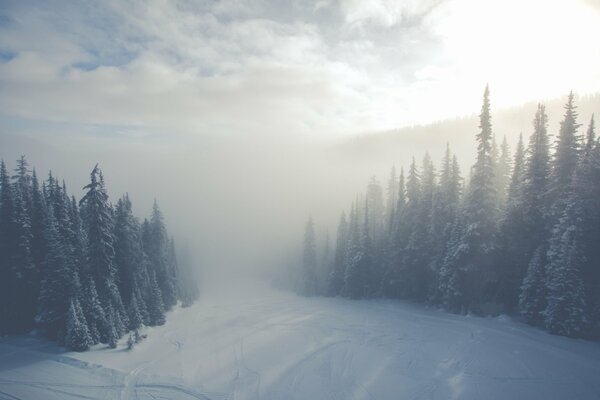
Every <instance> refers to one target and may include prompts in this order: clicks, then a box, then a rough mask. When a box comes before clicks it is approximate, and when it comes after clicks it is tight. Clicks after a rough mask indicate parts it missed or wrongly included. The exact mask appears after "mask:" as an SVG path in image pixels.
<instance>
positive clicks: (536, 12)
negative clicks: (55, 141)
mask: <svg viewBox="0 0 600 400" xmlns="http://www.w3.org/2000/svg"><path fill="white" fill-rule="evenodd" d="M599 3H600V2H599V1H598V0H587V1H586V0H552V1H545V0H502V1H481V0H422V1H417V0H405V1H389V0H360V1H359V0H320V1H300V0H296V1H279V0H257V1H246V0H223V1H214V2H213V1H136V0H133V1H122V0H113V1H111V0H106V1H75V2H73V1H59V0H44V1H21V0H17V1H8V0H2V1H0V119H1V120H0V124H1V125H0V126H2V127H3V129H13V130H19V129H21V130H29V131H35V130H36V129H38V130H39V129H40V128H39V127H40V126H42V127H45V129H49V128H48V126H60V127H61V129H63V128H65V127H67V128H66V129H71V130H74V131H78V132H83V133H85V132H93V133H99V134H102V135H111V137H118V136H119V135H127V136H129V137H131V136H134V137H145V136H149V135H159V136H162V135H179V134H183V135H187V136H211V135H238V134H242V135H252V134H260V133H267V134H275V135H291V134H305V135H310V136H318V137H327V138H329V137H338V136H339V135H344V134H352V133H357V132H366V131H374V130H380V129H388V128H395V127H400V126H404V125H410V124H415V123H426V122H429V121H434V120H439V119H443V118H447V117H452V116H457V115H465V114H471V113H473V112H476V111H477V110H478V108H479V104H480V99H481V93H482V90H483V87H484V85H485V83H487V82H489V84H490V85H491V87H492V93H493V100H494V105H495V106H497V107H503V106H507V105H511V104H519V103H522V102H523V101H526V100H534V99H543V98H550V97H556V96H560V95H563V94H564V93H565V92H567V91H568V90H570V89H574V90H576V91H578V92H580V93H589V92H596V91H598V90H599V89H600V40H599V39H598V38H600V6H599Z"/></svg>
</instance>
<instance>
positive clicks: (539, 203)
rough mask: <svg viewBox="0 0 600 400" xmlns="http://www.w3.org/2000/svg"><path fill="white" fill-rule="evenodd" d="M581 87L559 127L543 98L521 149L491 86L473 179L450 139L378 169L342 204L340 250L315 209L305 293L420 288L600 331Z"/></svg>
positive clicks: (534, 321) (560, 329)
mask: <svg viewBox="0 0 600 400" xmlns="http://www.w3.org/2000/svg"><path fill="white" fill-rule="evenodd" d="M574 97H575V96H574V95H573V93H571V94H570V95H569V97H568V101H567V103H566V105H565V106H564V115H563V117H562V120H561V122H560V130H559V132H557V134H556V136H555V137H553V135H552V134H551V133H550V132H548V116H547V114H546V110H545V106H544V105H543V104H539V105H538V108H537V112H536V113H535V116H534V118H533V126H532V128H533V129H532V131H531V134H530V135H529V140H528V143H527V145H526V144H525V143H524V140H523V136H522V135H521V137H520V140H519V142H518V144H517V146H516V149H515V150H514V155H511V150H510V148H509V145H508V143H507V141H506V139H504V140H503V141H502V142H501V144H500V145H498V144H497V139H496V136H495V134H494V131H493V129H492V116H491V107H490V91H489V88H488V87H487V86H486V88H485V92H484V96H483V105H482V107H481V113H480V114H479V130H478V132H477V134H476V136H475V139H476V142H477V155H476V160H475V163H474V165H473V166H472V167H471V169H470V170H469V171H468V173H467V176H468V178H464V177H463V175H462V173H461V171H460V164H459V161H458V160H457V157H456V156H454V155H453V154H452V151H451V147H450V145H448V146H447V148H446V153H445V156H444V158H443V159H442V161H441V166H440V167H439V169H436V167H435V166H434V163H433V161H432V160H431V158H430V156H429V155H428V154H425V156H424V157H423V160H422V162H421V163H420V164H417V162H416V161H415V159H414V158H413V161H412V163H411V164H410V166H409V167H408V169H407V170H406V171H405V170H404V169H401V170H400V172H399V174H398V173H397V171H396V169H395V168H393V169H392V171H391V174H390V177H389V180H388V183H387V196H386V197H387V198H386V199H385V200H384V190H383V188H382V186H381V184H380V183H379V181H378V180H377V179H376V178H375V177H373V178H372V179H371V181H370V182H369V184H368V186H367V190H366V194H365V195H360V196H357V197H356V199H355V200H354V201H353V202H352V205H351V207H350V211H349V213H348V214H346V213H342V215H341V217H340V220H339V225H338V228H337V235H336V239H335V249H334V250H333V251H331V250H330V248H329V237H328V236H327V237H326V238H325V240H317V237H316V234H315V224H314V222H313V219H312V217H311V218H309V220H308V222H307V223H306V226H305V233H304V246H303V252H302V257H301V260H300V261H299V263H298V265H299V271H300V272H299V273H298V274H297V275H298V276H299V278H298V279H296V282H295V286H296V288H297V290H298V291H299V292H300V293H302V294H304V295H325V296H343V297H347V298H352V299H364V298H376V297H385V298H398V299H411V300H414V301H419V302H424V303H427V304H431V305H433V306H437V307H441V308H443V309H445V310H447V311H449V312H452V313H459V314H467V313H472V314H475V315H499V314H509V315H513V316H517V317H518V318H520V319H522V320H523V321H525V322H526V323H528V324H531V325H534V326H538V327H541V328H543V329H546V330H547V331H549V332H551V333H553V334H557V335H563V336H568V337H582V338H596V339H597V338H598V337H599V336H600V290H599V288H600V142H599V140H598V139H597V138H596V133H595V125H594V117H593V115H592V118H591V120H590V121H589V125H587V128H582V124H581V123H580V122H579V120H578V113H577V106H576V104H575V101H574Z"/></svg>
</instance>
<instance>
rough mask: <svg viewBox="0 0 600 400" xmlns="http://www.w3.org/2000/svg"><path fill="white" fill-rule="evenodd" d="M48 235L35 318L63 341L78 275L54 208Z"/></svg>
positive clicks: (46, 331) (49, 220)
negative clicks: (61, 234)
mask: <svg viewBox="0 0 600 400" xmlns="http://www.w3.org/2000/svg"><path fill="white" fill-rule="evenodd" d="M45 236H46V242H47V245H48V252H47V253H46V258H45V260H44V265H43V273H42V281H41V284H40V294H39V299H38V304H39V309H38V315H37V317H36V321H37V322H38V324H39V326H40V329H41V330H42V332H44V333H45V335H46V336H48V337H50V338H52V339H57V340H58V341H59V342H62V341H63V340H64V335H65V334H66V323H67V316H68V311H69V305H70V301H71V299H72V298H74V297H76V296H77V295H78V291H79V277H78V275H77V271H75V268H74V265H73V263H72V260H71V259H70V257H69V254H68V252H67V249H66V246H65V243H64V240H63V238H62V237H61V236H60V233H59V230H58V223H57V221H56V219H55V218H54V210H53V208H49V209H48V220H47V224H46V232H45Z"/></svg>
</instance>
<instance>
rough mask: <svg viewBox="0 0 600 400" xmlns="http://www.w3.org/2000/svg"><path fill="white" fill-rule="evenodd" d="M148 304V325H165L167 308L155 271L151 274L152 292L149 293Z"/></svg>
mask: <svg viewBox="0 0 600 400" xmlns="http://www.w3.org/2000/svg"><path fill="white" fill-rule="evenodd" d="M146 304H148V315H149V323H148V325H152V326H155V325H164V323H165V306H164V304H163V300H162V292H161V291H160V288H159V286H158V282H156V274H155V273H154V271H153V272H151V273H150V291H149V293H148V298H147V299H146Z"/></svg>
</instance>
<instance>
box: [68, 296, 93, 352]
mask: <svg viewBox="0 0 600 400" xmlns="http://www.w3.org/2000/svg"><path fill="white" fill-rule="evenodd" d="M91 344H92V339H91V337H90V332H89V330H88V327H87V322H86V320H85V318H84V317H83V311H82V309H81V306H80V304H79V301H78V300H77V298H75V299H74V300H73V299H72V300H71V302H70V305H69V312H68V315H67V334H66V336H65V346H66V347H67V348H68V349H70V350H74V351H86V350H88V349H89V348H90V345H91Z"/></svg>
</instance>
